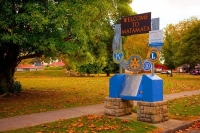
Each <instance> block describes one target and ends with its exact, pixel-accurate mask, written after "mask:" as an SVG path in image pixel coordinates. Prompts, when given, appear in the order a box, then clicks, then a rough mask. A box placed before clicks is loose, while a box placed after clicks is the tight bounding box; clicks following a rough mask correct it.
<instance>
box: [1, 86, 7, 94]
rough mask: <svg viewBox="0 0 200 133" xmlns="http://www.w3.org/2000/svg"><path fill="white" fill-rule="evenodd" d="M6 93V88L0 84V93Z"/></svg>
mask: <svg viewBox="0 0 200 133" xmlns="http://www.w3.org/2000/svg"><path fill="white" fill-rule="evenodd" d="M4 93H6V89H5V88H4V87H3V86H1V85H0V95H2V94H4Z"/></svg>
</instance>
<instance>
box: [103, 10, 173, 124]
mask: <svg viewBox="0 0 200 133" xmlns="http://www.w3.org/2000/svg"><path fill="white" fill-rule="evenodd" d="M137 16H142V17H143V18H150V17H151V14H150V13H145V14H139V15H137ZM131 17H133V16H129V17H124V18H122V20H121V24H123V26H121V24H117V25H115V36H114V38H113V44H112V49H113V60H114V62H115V63H117V64H119V66H120V73H119V74H115V75H114V76H112V77H111V78H110V81H109V97H107V98H106V99H105V101H104V106H105V114H106V115H112V116H122V115H128V114H131V113H132V107H133V102H132V101H137V106H138V108H137V109H138V110H137V120H139V121H144V122H150V123H159V122H164V121H167V120H168V119H169V118H168V105H167V102H166V101H163V80H162V79H161V78H160V77H159V76H157V75H154V63H155V62H156V61H157V60H158V59H159V57H160V55H159V51H158V48H156V47H152V48H151V49H150V51H149V52H148V54H147V59H146V60H145V61H144V62H143V61H142V59H141V58H140V56H138V55H133V56H131V57H130V58H129V59H128V60H127V61H126V60H125V59H124V55H123V52H122V38H121V33H122V35H123V34H124V35H127V34H128V35H129V34H132V33H130V32H132V31H129V29H134V28H135V27H134V25H132V24H131V22H130V24H129V21H127V19H128V18H131ZM146 22H147V23H144V22H141V23H140V21H138V22H137V23H138V25H139V24H141V25H140V26H146V27H149V25H151V22H150V21H149V19H148V20H146ZM149 22H150V23H149ZM153 22H158V21H153ZM156 25H159V24H158V23H156ZM130 26H133V27H130ZM156 27H159V26H156ZM156 27H155V26H154V28H153V30H158V29H157V28H156ZM121 28H124V29H121ZM137 28H139V27H137ZM150 29H151V28H147V31H145V32H146V33H148V32H149V30H150ZM120 31H121V33H120ZM133 31H134V30H133ZM138 31H139V30H138ZM135 34H141V33H135ZM161 41H162V39H161ZM122 68H124V69H126V70H129V71H131V72H132V73H133V74H123V73H122ZM142 69H143V70H144V71H149V70H151V69H152V74H138V73H139V71H141V70H142Z"/></svg>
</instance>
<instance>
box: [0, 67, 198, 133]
mask: <svg viewBox="0 0 200 133" xmlns="http://www.w3.org/2000/svg"><path fill="white" fill-rule="evenodd" d="M158 76H160V77H161V78H162V79H163V83H164V86H163V88H164V94H170V93H177V92H182V91H189V90H197V89H200V76H194V75H189V74H175V75H174V76H173V77H167V76H166V75H165V74H158ZM15 78H16V80H17V81H20V82H21V84H22V86H23V92H22V93H20V94H18V95H13V96H10V97H0V108H1V110H0V118H6V117H12V116H18V115H23V114H30V113H37V112H44V111H50V110H56V109H63V108H71V107H77V106H84V105H90V104H99V103H103V101H104V99H105V97H107V96H108V95H109V90H108V89H109V79H110V77H106V76H105V75H99V76H98V75H93V76H91V77H68V76H67V75H66V74H65V72H64V71H62V70H57V71H55V70H54V71H52V70H48V71H47V70H45V71H33V72H16V74H15ZM199 101H200V95H197V96H192V97H186V98H180V99H175V100H170V101H169V113H170V118H175V119H194V118H200V102H199ZM88 119H91V120H89V121H88ZM134 126H136V127H140V128H139V129H137V128H136V127H134ZM77 128H78V130H77ZM153 129H155V127H152V126H149V125H148V124H144V123H141V122H136V121H125V120H124V121H123V120H120V119H113V118H111V117H107V116H96V115H92V116H83V117H81V118H75V119H69V120H61V121H58V122H54V123H48V124H43V125H39V126H36V127H31V128H24V129H20V130H16V131H14V132H20V133H21V132H53V131H54V130H55V131H56V132H71V133H72V132H73V131H75V130H76V131H75V132H85V133H87V132H94V133H95V132H98V130H99V131H101V132H116V131H118V130H119V131H122V130H124V131H125V132H130V131H131V132H149V131H152V130H153ZM155 130H157V129H155ZM155 130H153V131H155Z"/></svg>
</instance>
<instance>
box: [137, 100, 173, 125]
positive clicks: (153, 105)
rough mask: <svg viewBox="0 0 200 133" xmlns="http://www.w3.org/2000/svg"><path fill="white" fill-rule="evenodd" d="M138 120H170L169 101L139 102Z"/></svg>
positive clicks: (158, 121) (154, 121)
mask: <svg viewBox="0 0 200 133" xmlns="http://www.w3.org/2000/svg"><path fill="white" fill-rule="evenodd" d="M137 106H138V110H137V120H138V121H143V122H149V123H160V122H164V121H168V120H169V116H168V103H167V101H159V102H141V101H139V102H137Z"/></svg>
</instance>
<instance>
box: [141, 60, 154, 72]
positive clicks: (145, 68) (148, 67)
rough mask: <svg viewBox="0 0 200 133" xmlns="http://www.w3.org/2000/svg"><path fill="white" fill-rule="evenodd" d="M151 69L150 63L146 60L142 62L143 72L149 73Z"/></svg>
mask: <svg viewBox="0 0 200 133" xmlns="http://www.w3.org/2000/svg"><path fill="white" fill-rule="evenodd" d="M151 68H152V64H151V62H150V61H148V60H145V61H144V65H143V70H144V71H149V70H151Z"/></svg>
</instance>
